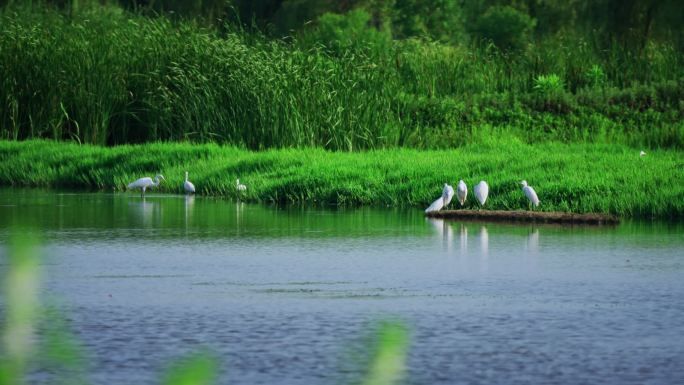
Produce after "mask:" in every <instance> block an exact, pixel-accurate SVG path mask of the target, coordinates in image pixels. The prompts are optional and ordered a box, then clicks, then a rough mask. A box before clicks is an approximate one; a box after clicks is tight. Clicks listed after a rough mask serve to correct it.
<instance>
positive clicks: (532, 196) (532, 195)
mask: <svg viewBox="0 0 684 385" xmlns="http://www.w3.org/2000/svg"><path fill="white" fill-rule="evenodd" d="M520 184H521V185H522V186H523V187H522V190H523V192H524V193H525V196H526V197H527V199H529V200H530V202H532V204H533V205H534V206H535V207H536V206H539V198H537V192H536V191H534V189H533V188H532V187H530V186H528V185H527V181H526V180H524V181H522V182H520Z"/></svg>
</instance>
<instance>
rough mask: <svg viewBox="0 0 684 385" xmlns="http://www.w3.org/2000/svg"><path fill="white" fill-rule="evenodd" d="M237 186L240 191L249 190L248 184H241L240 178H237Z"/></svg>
mask: <svg viewBox="0 0 684 385" xmlns="http://www.w3.org/2000/svg"><path fill="white" fill-rule="evenodd" d="M235 187H236V188H237V190H238V191H245V190H247V186H245V185H244V184H241V183H240V179H239V178H238V179H236V180H235Z"/></svg>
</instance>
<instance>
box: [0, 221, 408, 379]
mask: <svg viewBox="0 0 684 385" xmlns="http://www.w3.org/2000/svg"><path fill="white" fill-rule="evenodd" d="M18 234H19V233H15V234H14V235H13V236H12V237H11V238H10V241H9V244H8V245H7V252H6V253H5V254H6V255H7V263H4V262H3V263H0V267H2V268H4V269H6V271H5V272H4V273H5V274H4V279H3V281H2V282H3V283H4V285H3V288H2V290H3V291H2V301H0V306H2V307H4V309H2V310H3V312H2V313H0V314H4V316H5V319H4V320H3V321H4V323H3V325H2V349H1V350H0V385H24V384H27V383H28V382H27V374H28V373H29V372H30V371H31V370H32V369H34V368H35V367H36V365H38V366H39V367H41V368H44V369H47V370H46V373H49V376H50V381H51V382H50V383H53V384H64V385H78V384H85V383H87V382H88V381H87V380H86V378H87V373H85V360H84V358H83V354H82V352H81V349H80V345H79V343H78V341H77V340H76V338H75V337H74V336H73V334H72V333H71V332H70V330H69V329H70V327H69V324H68V322H67V321H66V318H65V317H63V316H62V315H61V313H60V311H59V310H58V309H56V308H54V307H46V306H44V305H41V304H40V301H39V296H38V293H39V285H40V281H41V269H40V250H39V248H38V244H39V242H38V239H37V238H36V237H34V236H32V235H30V233H21V235H18ZM0 255H2V254H0ZM39 329H40V331H41V332H40V333H38V332H37V331H38V330H39ZM372 345H373V346H371V347H370V349H372V350H371V351H372V352H373V354H372V356H371V359H370V362H369V365H368V370H367V373H366V376H365V378H364V379H363V381H362V384H364V385H392V384H398V383H400V382H401V380H402V379H403V377H404V374H405V371H406V366H405V365H406V364H405V362H406V354H407V349H408V333H407V330H406V328H405V326H403V324H402V323H401V322H398V321H392V322H389V321H388V322H383V323H380V324H379V328H378V331H377V334H376V336H375V338H374V341H373V343H372ZM218 367H219V362H218V358H217V357H215V356H214V355H212V354H211V353H210V352H199V353H194V354H191V355H189V356H187V357H185V358H182V359H179V360H177V361H175V362H173V363H172V364H171V365H170V366H169V369H168V370H167V372H166V373H165V374H164V375H163V381H162V383H163V384H164V385H209V384H214V383H216V380H217V378H218V373H219V371H218Z"/></svg>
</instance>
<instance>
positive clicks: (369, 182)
mask: <svg viewBox="0 0 684 385" xmlns="http://www.w3.org/2000/svg"><path fill="white" fill-rule="evenodd" d="M683 159H684V154H683V153H682V152H681V151H675V150H658V151H648V154H647V155H646V156H645V157H640V156H639V150H638V149H634V148H630V147H625V146H621V145H597V144H572V145H565V144H560V143H546V144H536V145H530V144H525V143H522V142H521V141H518V140H516V139H511V138H509V139H508V140H505V141H504V140H502V141H490V142H481V143H479V144H477V145H466V146H463V147H461V148H458V149H454V150H439V151H418V150H409V149H394V150H376V151H369V152H360V153H341V152H330V151H325V150H322V149H279V150H268V151H262V152H253V151H248V150H242V149H238V148H234V147H224V146H219V145H215V144H201V145H197V144H185V143H153V144H144V145H123V146H116V147H113V148H106V147H100V146H91V145H77V144H73V143H59V142H52V141H35V140H34V141H25V142H13V141H0V185H2V186H40V187H64V188H79V189H97V190H104V191H112V190H115V191H123V190H125V186H126V185H127V184H128V183H130V182H131V181H133V180H135V179H137V178H139V177H142V176H154V174H156V173H161V174H163V175H164V176H165V177H166V182H162V185H161V186H160V188H159V189H158V190H159V191H161V192H165V193H181V192H182V182H183V178H184V175H183V174H184V171H186V170H187V171H189V172H190V180H191V181H192V182H194V183H195V185H196V187H197V190H198V194H201V195H212V196H225V197H230V198H235V197H237V194H238V192H237V189H236V187H235V179H236V178H240V181H241V182H242V183H244V184H246V185H247V187H248V188H247V191H246V192H245V193H243V195H242V199H244V200H247V201H253V202H256V201H260V202H276V203H313V204H351V205H356V204H369V205H381V206H415V207H419V208H423V207H426V206H427V205H428V204H429V203H430V202H431V201H432V200H434V199H436V198H437V197H438V196H439V195H440V194H441V189H442V185H443V183H445V182H449V183H450V184H454V185H455V184H456V183H457V182H458V180H459V179H463V180H464V181H465V182H466V183H467V184H468V186H469V188H470V189H471V190H472V186H473V185H474V184H476V183H477V182H479V181H480V180H481V179H483V180H486V181H487V182H488V183H489V185H490V196H489V200H488V201H487V207H488V208H489V209H504V210H510V209H520V208H527V207H528V206H527V201H526V198H525V197H524V195H523V193H522V192H521V190H520V186H519V184H518V182H519V181H520V180H522V179H526V180H527V181H528V182H529V183H530V185H532V186H533V187H534V188H535V189H536V190H537V193H538V195H539V198H540V199H541V202H542V204H541V206H540V209H541V210H544V211H556V210H559V211H571V212H600V213H613V214H618V215H621V216H625V217H657V218H682V217H684V172H682V169H683V168H684V161H683ZM454 207H455V206H454ZM466 207H467V208H476V207H477V203H476V202H475V201H474V200H473V199H472V193H471V196H470V198H469V199H468V201H467V203H466Z"/></svg>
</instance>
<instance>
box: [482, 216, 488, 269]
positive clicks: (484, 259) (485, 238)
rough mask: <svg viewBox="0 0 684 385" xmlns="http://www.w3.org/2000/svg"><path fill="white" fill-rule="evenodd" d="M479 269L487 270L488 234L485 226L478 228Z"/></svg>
mask: <svg viewBox="0 0 684 385" xmlns="http://www.w3.org/2000/svg"><path fill="white" fill-rule="evenodd" d="M480 269H481V270H482V272H487V271H488V270H489V233H488V232H487V226H485V225H482V226H480Z"/></svg>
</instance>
